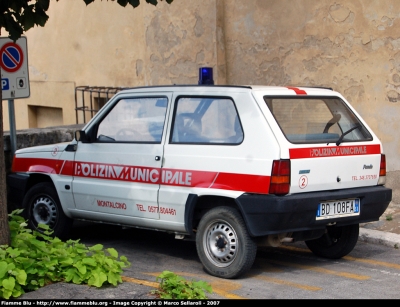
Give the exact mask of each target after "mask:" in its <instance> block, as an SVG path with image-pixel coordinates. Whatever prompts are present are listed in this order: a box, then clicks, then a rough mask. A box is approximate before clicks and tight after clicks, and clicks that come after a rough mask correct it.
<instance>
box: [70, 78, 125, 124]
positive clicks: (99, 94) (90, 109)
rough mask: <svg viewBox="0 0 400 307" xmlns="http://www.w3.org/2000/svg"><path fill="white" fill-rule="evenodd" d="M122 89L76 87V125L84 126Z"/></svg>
mask: <svg viewBox="0 0 400 307" xmlns="http://www.w3.org/2000/svg"><path fill="white" fill-rule="evenodd" d="M123 89H125V88H123V87H104V86H103V87H102V86H77V87H76V88H75V115H76V123H77V124H86V123H87V122H88V121H89V120H90V119H91V118H92V117H93V116H94V115H95V114H96V113H97V112H98V111H99V110H100V109H101V108H102V107H103V106H104V105H105V104H106V103H107V101H108V100H109V99H110V98H111V97H112V96H114V95H115V94H116V93H117V92H119V91H121V90H123Z"/></svg>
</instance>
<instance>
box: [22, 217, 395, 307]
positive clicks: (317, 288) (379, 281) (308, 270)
mask: <svg viewBox="0 0 400 307" xmlns="http://www.w3.org/2000/svg"><path fill="white" fill-rule="evenodd" d="M364 229H365V228H362V229H361V234H360V240H359V242H358V243H357V245H356V247H355V249H354V250H353V251H352V252H351V253H350V254H349V255H348V256H346V257H344V258H342V259H339V260H327V259H322V258H318V257H316V256H314V255H313V254H312V253H311V252H310V251H309V250H308V249H307V248H306V246H305V245H304V244H302V243H296V244H291V245H285V246H283V247H280V248H261V249H260V250H259V251H258V253H257V258H256V262H255V264H254V266H253V268H252V270H251V271H250V272H249V274H247V275H246V276H243V277H242V278H240V279H235V280H224V279H219V278H215V277H212V276H209V275H208V274H206V273H205V272H204V271H203V269H202V265H201V263H200V261H199V259H198V257H197V253H196V247H195V243H194V242H191V241H183V240H176V239H175V238H174V237H173V235H170V234H166V233H163V232H155V231H146V230H139V229H121V227H117V226H109V225H102V224H90V223H89V224H87V223H78V224H75V226H74V229H73V233H72V238H73V239H77V238H80V239H81V242H82V243H85V244H87V245H92V244H97V243H101V244H104V246H105V247H113V248H115V249H116V250H117V251H118V252H119V255H124V256H127V257H128V259H129V261H130V262H131V264H132V265H131V267H129V268H128V269H126V270H125V271H124V273H123V280H124V282H123V283H122V284H120V285H118V286H117V287H112V286H108V287H102V288H100V289H97V288H93V287H88V286H86V285H74V284H68V283H56V284H52V285H48V286H46V287H43V288H41V289H39V290H37V291H34V292H30V293H26V294H24V295H23V296H21V297H20V298H19V299H22V300H39V299H43V300H46V299H47V300H52V299H66V300H71V299H77V300H79V299H84V300H90V299H92V300H93V299H99V300H109V302H111V303H110V304H112V300H118V299H126V300H141V299H155V298H156V297H155V296H154V295H152V294H151V291H152V290H154V289H156V288H157V286H158V283H157V282H156V277H157V276H158V275H159V274H160V273H161V272H162V271H163V270H169V271H173V272H175V273H176V274H178V275H181V276H183V277H185V278H187V279H190V280H203V281H206V282H209V283H210V284H211V286H212V288H213V293H212V294H208V298H209V299H210V300H213V299H222V300H224V299H347V298H352V299H353V298H358V299H367V298H369V299H398V298H400V293H399V289H398V280H399V277H400V264H399V260H398V259H399V258H398V257H399V253H400V250H399V249H397V248H395V247H394V246H393V242H391V244H392V245H390V244H380V243H382V242H383V241H381V242H379V241H376V242H375V243H371V242H369V241H370V239H372V238H373V239H376V236H375V235H372V236H370V237H369V238H367V237H366V236H365V232H366V231H367V232H371V231H372V232H374V231H373V230H370V229H366V230H364ZM378 234H385V233H383V232H378ZM386 234H387V233H386ZM363 236H364V238H363ZM398 236H399V235H397V237H395V239H398Z"/></svg>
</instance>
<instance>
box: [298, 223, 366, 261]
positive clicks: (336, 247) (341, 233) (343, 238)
mask: <svg viewBox="0 0 400 307" xmlns="http://www.w3.org/2000/svg"><path fill="white" fill-rule="evenodd" d="M359 228H360V227H359V225H358V224H354V225H348V226H342V227H335V226H330V227H327V232H326V233H325V234H324V235H323V236H322V237H320V238H318V239H314V240H309V241H305V243H306V245H307V247H308V248H309V249H310V250H311V251H312V252H313V253H314V254H315V255H317V256H320V257H324V258H329V259H339V258H342V257H344V256H346V255H347V254H348V253H350V252H351V251H352V250H353V248H354V246H356V244H357V241H358V235H359Z"/></svg>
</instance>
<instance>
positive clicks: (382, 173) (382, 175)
mask: <svg viewBox="0 0 400 307" xmlns="http://www.w3.org/2000/svg"><path fill="white" fill-rule="evenodd" d="M385 183H386V156H385V155H384V154H382V155H381V164H380V168H379V180H378V185H384V184H385Z"/></svg>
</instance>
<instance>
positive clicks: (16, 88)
mask: <svg viewBox="0 0 400 307" xmlns="http://www.w3.org/2000/svg"><path fill="white" fill-rule="evenodd" d="M0 1H1V0H0ZM0 68H1V91H2V99H4V100H6V99H8V116H9V119H10V121H9V122H10V145H11V153H12V156H14V154H15V152H16V150H17V130H16V128H15V110H14V99H19V98H28V97H29V96H30V89H29V70H28V46H27V42H26V37H24V36H22V37H20V38H19V39H18V40H17V41H15V42H14V41H12V40H11V39H9V38H6V37H0ZM0 103H1V102H0ZM0 116H1V114H0Z"/></svg>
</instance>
